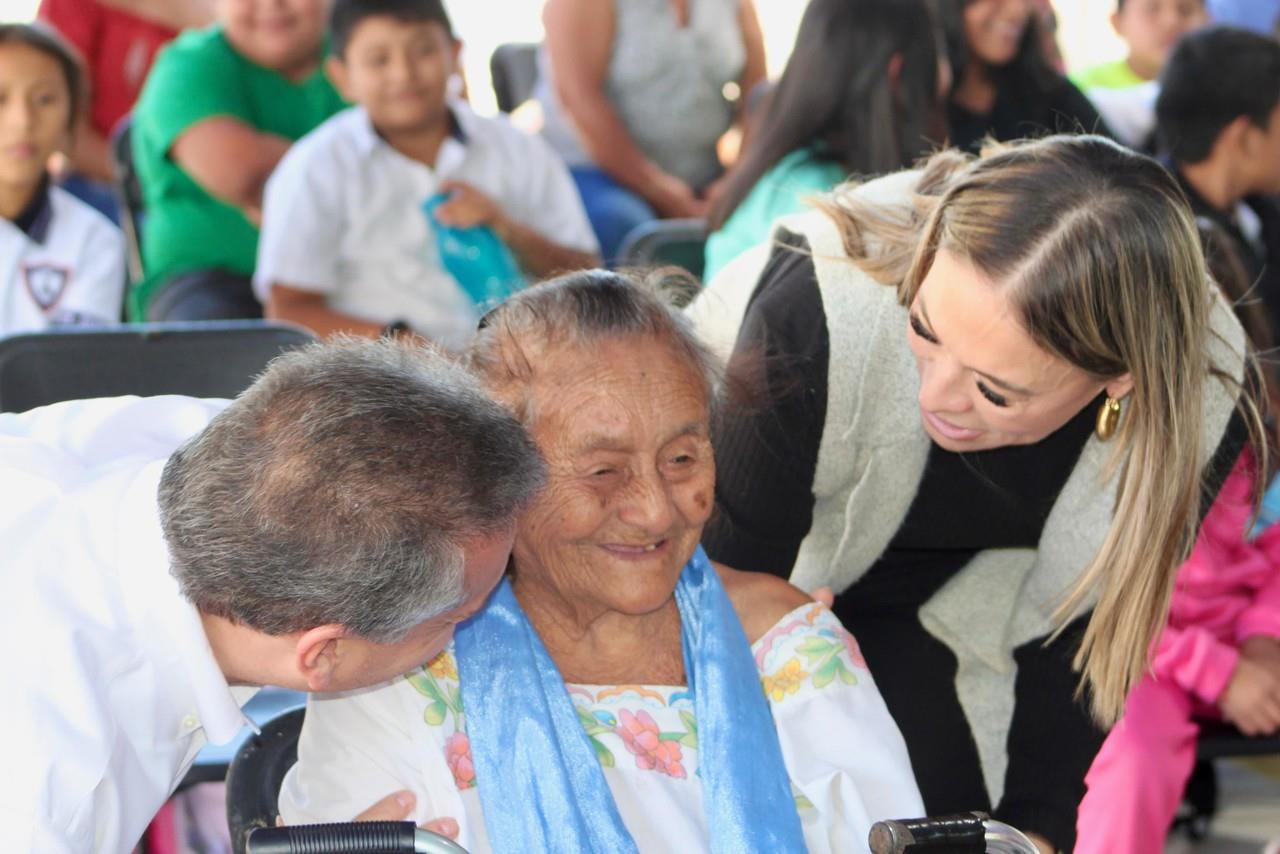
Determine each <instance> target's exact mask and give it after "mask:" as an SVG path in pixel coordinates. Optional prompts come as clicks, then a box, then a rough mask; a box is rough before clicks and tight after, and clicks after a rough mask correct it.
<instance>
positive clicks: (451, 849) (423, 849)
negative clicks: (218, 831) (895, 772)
mask: <svg viewBox="0 0 1280 854" xmlns="http://www.w3.org/2000/svg"><path fill="white" fill-rule="evenodd" d="M869 842H870V845H871V854H913V852H920V854H925V852H936V854H985V852H995V854H1038V850H1037V848H1036V847H1035V845H1034V844H1033V843H1032V842H1031V840H1030V839H1028V838H1027V837H1026V836H1024V835H1023V834H1022V833H1021V832H1019V831H1018V830H1016V829H1014V828H1012V827H1010V826H1009V825H1007V824H1003V823H1001V822H998V821H991V820H990V819H989V818H987V816H986V815H984V814H983V813H977V812H975V813H968V814H964V815H953V816H942V817H938V818H921V819H908V820H903V821H882V822H877V823H876V824H875V825H874V826H873V827H872V828H871V834H870V839H869ZM245 851H246V852H248V854H303V853H304V852H317V854H318V852H338V851H342V852H352V854H358V852H378V854H391V852H406V854H412V852H418V854H466V849H464V848H462V847H461V846H460V845H458V844H457V843H456V842H453V841H452V840H450V839H447V838H446V837H443V836H439V835H438V834H435V833H431V832H430V831H427V830H422V829H421V828H417V827H414V825H413V822H410V821H376V822H361V823H346V824H312V825H294V826H292V827H267V828H258V829H257V830H254V831H252V832H251V833H249V835H248V838H247V839H246V840H245Z"/></svg>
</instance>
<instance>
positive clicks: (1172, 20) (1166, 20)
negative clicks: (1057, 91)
mask: <svg viewBox="0 0 1280 854" xmlns="http://www.w3.org/2000/svg"><path fill="white" fill-rule="evenodd" d="M1204 4H1205V0H1117V3H1116V11H1115V12H1114V13H1112V15H1111V26H1112V27H1114V28H1115V31H1116V32H1117V33H1118V34H1119V35H1120V38H1122V39H1124V40H1125V42H1127V43H1128V45H1129V55H1128V56H1127V57H1125V58H1124V59H1117V60H1115V61H1114V62H1104V63H1102V64H1101V65H1095V66H1093V67H1091V68H1086V69H1084V70H1083V71H1079V72H1077V73H1075V74H1072V75H1071V82H1073V83H1075V84H1076V86H1077V87H1079V88H1080V89H1082V90H1084V91H1085V92H1086V93H1087V92H1088V91H1089V90H1090V89H1124V88H1127V87H1129V86H1137V85H1138V84H1140V83H1145V82H1146V81H1148V80H1154V79H1155V78H1156V77H1157V76H1159V74H1160V69H1161V68H1163V67H1164V61H1165V58H1166V57H1168V55H1169V51H1171V50H1172V49H1173V46H1174V44H1176V43H1177V41H1178V39H1180V38H1181V37H1182V36H1183V35H1184V34H1185V33H1187V32H1189V31H1191V30H1193V29H1195V28H1196V27H1199V26H1201V25H1202V24H1204V23H1205V22H1206V21H1207V20H1208V16H1207V15H1206V13H1205V8H1204Z"/></svg>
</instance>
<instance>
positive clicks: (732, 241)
mask: <svg viewBox="0 0 1280 854" xmlns="http://www.w3.org/2000/svg"><path fill="white" fill-rule="evenodd" d="M846 177H847V176H846V175H845V172H844V169H843V167H841V166H840V165H839V164H838V163H834V162H832V161H830V160H826V159H823V158H821V157H819V156H817V154H816V153H815V152H814V150H813V149H812V148H800V149H797V150H795V151H793V152H791V153H790V154H788V155H787V156H786V157H783V158H782V159H781V160H779V161H778V162H777V164H775V165H774V167H773V168H772V169H770V170H769V171H768V172H766V173H764V175H762V176H761V177H760V180H759V181H757V182H756V185H755V186H754V187H752V188H751V192H750V193H748V194H747V197H746V198H745V199H743V200H742V203H741V204H739V205H738V206H737V207H736V208H734V211H733V213H732V214H731V215H730V216H729V218H728V219H727V220H725V223H724V225H723V226H721V227H720V230H719V231H716V232H715V233H714V234H712V235H711V236H710V237H708V238H707V266H706V269H705V270H704V271H703V273H702V278H703V281H707V282H709V281H711V277H712V276H714V275H715V274H716V273H718V272H719V271H720V269H721V268H722V267H724V266H725V265H726V264H728V263H729V262H730V261H732V260H733V259H734V258H737V257H738V256H739V255H741V254H742V253H743V252H745V251H747V250H748V249H750V248H751V247H753V246H757V245H759V244H760V243H762V242H764V241H765V240H767V239H768V238H769V232H770V229H771V227H772V225H773V222H774V220H776V219H777V218H778V217H782V216H786V215H787V214H791V213H795V212H797V211H799V210H803V209H804V207H805V198H806V197H807V196H812V195H816V194H818V193H825V192H827V191H829V190H831V189H832V188H833V187H835V186H836V185H837V184H839V183H840V182H841V181H843V180H844V179H845V178H846Z"/></svg>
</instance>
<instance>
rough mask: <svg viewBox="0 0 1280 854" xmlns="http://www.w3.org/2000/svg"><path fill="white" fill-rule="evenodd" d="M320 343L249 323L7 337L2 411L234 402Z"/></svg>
mask: <svg viewBox="0 0 1280 854" xmlns="http://www.w3.org/2000/svg"><path fill="white" fill-rule="evenodd" d="M313 340H314V338H313V337H312V335H311V333H309V332H307V331H306V330H304V329H301V328H300V327H296V326H288V325H285V324H280V323H269V322H264V321H247V320H244V321H241V320H237V321H210V322H203V323H157V324H140V325H137V326H119V327H108V328H103V329H90V330H52V331H48V332H38V333H33V334H29V335H14V336H11V337H9V338H0V412H25V411H26V410H28V409H34V408H35V407H37V406H45V405H47V404H50V403H57V402H59V401H63V400H80V399H84V398H92V397H116V396H119V395H126V394H136V395H142V396H149V395H157V394H184V395H189V396H191V397H235V396H236V395H237V394H239V393H240V392H241V391H243V390H244V389H245V388H247V387H248V385H249V384H250V383H251V382H253V379H254V377H255V376H257V375H258V374H259V373H260V372H261V371H262V369H263V368H265V367H266V365H267V362H269V361H271V359H273V358H275V357H276V356H277V355H279V354H280V353H282V352H284V351H285V350H289V349H292V348H294V347H298V346H301V345H303V344H306V343H308V342H310V341H313Z"/></svg>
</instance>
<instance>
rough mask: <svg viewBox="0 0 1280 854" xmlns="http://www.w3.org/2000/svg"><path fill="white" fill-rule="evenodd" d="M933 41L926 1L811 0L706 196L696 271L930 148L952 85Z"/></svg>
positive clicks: (715, 266)
mask: <svg viewBox="0 0 1280 854" xmlns="http://www.w3.org/2000/svg"><path fill="white" fill-rule="evenodd" d="M942 45H943V38H942V34H941V31H940V28H939V22H938V21H936V20H934V18H933V16H932V15H931V14H930V11H929V8H928V6H927V4H926V2H925V0H811V2H810V3H809V6H808V8H807V9H806V10H805V13H804V18H803V19H802V20H801V22H800V29H799V31H798V32H797V34H796V43H795V48H794V49H793V51H792V53H791V59H790V61H789V62H788V63H787V67H786V70H785V71H783V73H782V77H781V78H780V79H779V81H778V85H777V87H776V88H775V90H774V92H773V93H772V95H771V96H770V100H769V102H768V104H767V105H766V106H765V110H766V113H765V115H764V116H763V117H762V118H761V119H760V121H759V123H758V127H757V129H756V130H755V131H754V132H753V133H752V134H751V136H750V138H749V139H748V141H747V145H746V148H745V150H744V151H743V154H742V157H741V158H740V159H739V160H738V163H737V164H736V165H735V166H734V168H733V169H732V170H731V171H730V172H729V174H728V175H727V176H726V177H725V179H724V182H723V184H722V186H721V189H720V190H719V192H717V193H716V195H715V196H714V198H713V199H712V202H711V210H710V213H709V215H708V218H707V227H708V231H710V232H711V236H710V237H709V238H708V239H707V248H706V270H705V271H704V273H703V277H704V279H706V280H710V279H711V277H712V276H713V275H714V274H715V273H717V272H718V271H719V270H721V269H722V268H723V267H724V266H725V265H726V264H727V263H728V262H729V261H732V260H733V259H734V258H735V257H737V256H738V255H739V254H741V253H742V252H743V251H744V250H746V249H748V248H750V247H752V246H755V245H757V244H759V243H761V242H762V241H764V240H766V239H768V237H769V231H770V226H771V224H772V223H773V221H774V220H776V219H777V218H778V217H781V216H785V215H787V214H789V213H793V212H795V211H797V210H800V209H801V208H802V207H804V205H805V201H806V199H807V198H809V197H811V196H814V195H817V194H821V193H825V192H827V191H829V190H831V189H832V188H834V187H835V186H836V185H838V184H839V183H841V182H842V181H843V180H844V179H845V178H847V177H849V176H851V175H859V176H871V175H879V174H882V173H885V172H892V171H896V170H898V169H901V168H903V167H904V166H908V165H910V164H911V163H913V162H914V161H915V160H916V159H918V158H919V157H921V156H922V155H924V154H926V153H927V152H928V151H930V150H931V149H933V148H934V147H936V146H937V145H938V144H940V143H941V142H942V141H943V139H944V138H945V137H946V117H945V113H944V112H943V109H942V104H943V99H944V98H945V96H946V93H947V91H948V89H949V88H950V67H949V65H948V64H947V62H946V58H945V55H944V53H943V47H942Z"/></svg>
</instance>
